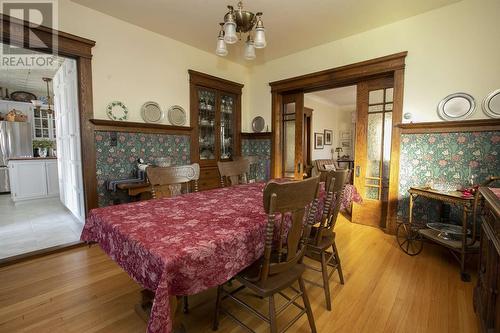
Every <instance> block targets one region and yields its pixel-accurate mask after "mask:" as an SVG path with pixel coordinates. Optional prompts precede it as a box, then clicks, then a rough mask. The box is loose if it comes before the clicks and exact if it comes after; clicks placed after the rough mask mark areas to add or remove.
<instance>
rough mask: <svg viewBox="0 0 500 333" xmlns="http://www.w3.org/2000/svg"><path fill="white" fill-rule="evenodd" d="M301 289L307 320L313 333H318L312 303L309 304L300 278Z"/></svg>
mask: <svg viewBox="0 0 500 333" xmlns="http://www.w3.org/2000/svg"><path fill="white" fill-rule="evenodd" d="M299 287H300V291H301V292H302V300H303V301H304V307H305V308H306V313H307V319H308V320H309V326H310V327H311V332H312V333H317V332H316V324H315V323H314V316H313V312H312V309H311V303H309V298H308V297H307V292H306V288H305V286H304V280H302V277H300V278H299Z"/></svg>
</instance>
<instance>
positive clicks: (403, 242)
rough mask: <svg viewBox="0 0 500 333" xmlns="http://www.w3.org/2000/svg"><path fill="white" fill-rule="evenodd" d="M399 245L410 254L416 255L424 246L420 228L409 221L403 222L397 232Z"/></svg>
mask: <svg viewBox="0 0 500 333" xmlns="http://www.w3.org/2000/svg"><path fill="white" fill-rule="evenodd" d="M396 238H397V240H398V244H399V247H400V248H401V250H403V252H404V253H406V254H407V255H409V256H416V255H417V254H419V253H420V252H422V249H423V248H424V242H423V240H422V236H421V235H420V233H419V232H418V228H417V227H414V226H410V224H408V223H401V224H400V225H399V226H398V230H397V232H396Z"/></svg>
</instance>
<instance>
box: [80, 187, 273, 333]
mask: <svg viewBox="0 0 500 333" xmlns="http://www.w3.org/2000/svg"><path fill="white" fill-rule="evenodd" d="M264 186H265V183H254V184H246V185H238V186H233V187H228V188H221V189H216V190H211V191H204V192H198V193H190V194H185V195H182V196H177V197H174V198H163V199H156V200H148V201H140V202H134V203H130V204H123V205H116V206H109V207H104V208H97V209H93V210H92V211H91V212H90V215H89V217H88V218H87V222H86V224H85V227H84V229H83V232H82V236H81V239H82V240H83V241H88V242H90V241H95V242H97V243H99V245H100V246H101V248H102V249H103V250H104V251H105V252H106V253H107V254H108V255H109V256H110V257H111V258H112V259H113V260H114V261H116V262H117V263H118V264H119V265H120V266H121V267H122V268H123V269H124V270H125V271H126V272H127V273H128V274H129V275H130V276H131V277H132V278H133V279H134V280H135V281H136V282H137V283H139V284H140V285H141V286H142V287H143V288H146V289H149V290H152V291H154V292H155V299H154V302H153V308H152V311H151V317H150V320H149V323H148V332H149V333H160V332H161V333H165V332H171V330H172V318H170V305H169V296H173V295H192V294H196V293H199V292H201V291H204V290H206V289H209V288H212V287H215V286H218V285H220V284H223V283H225V282H226V281H228V280H229V279H230V278H232V277H233V276H235V275H236V274H237V273H238V272H240V271H241V270H242V269H244V268H245V267H247V266H249V265H250V264H252V263H253V262H254V261H255V260H257V259H258V258H260V257H261V256H262V253H263V249H264V240H265V225H266V223H267V215H266V214H265V212H264V208H263V201H262V200H263V199H262V193H263V189H264Z"/></svg>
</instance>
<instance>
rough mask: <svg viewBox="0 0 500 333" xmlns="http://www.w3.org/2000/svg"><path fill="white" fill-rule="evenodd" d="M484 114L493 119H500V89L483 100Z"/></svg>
mask: <svg viewBox="0 0 500 333" xmlns="http://www.w3.org/2000/svg"><path fill="white" fill-rule="evenodd" d="M482 106H483V112H484V113H485V114H486V115H488V116H489V117H491V118H500V89H497V90H495V91H492V92H491V93H490V94H489V95H488V96H486V97H485V98H484V100H483V105H482Z"/></svg>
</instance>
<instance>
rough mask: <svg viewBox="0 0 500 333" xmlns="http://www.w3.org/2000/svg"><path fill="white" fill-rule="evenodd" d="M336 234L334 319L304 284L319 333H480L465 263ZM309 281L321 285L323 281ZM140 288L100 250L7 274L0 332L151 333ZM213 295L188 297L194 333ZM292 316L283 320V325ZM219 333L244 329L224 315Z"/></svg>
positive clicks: (370, 231)
mask: <svg viewBox="0 0 500 333" xmlns="http://www.w3.org/2000/svg"><path fill="white" fill-rule="evenodd" d="M336 232H337V247H338V248H339V251H340V255H341V259H342V265H343V269H344V276H345V280H346V284H345V285H341V284H340V282H339V278H338V275H337V274H334V275H333V276H332V279H331V283H330V289H331V293H332V311H331V312H330V311H327V310H326V304H325V299H324V293H323V290H322V289H320V288H316V287H313V286H311V285H307V284H306V287H307V290H308V294H309V298H310V300H311V303H312V308H313V312H314V316H315V320H316V325H317V328H318V332H328V333H329V332H354V333H357V332H370V333H378V332H380V333H382V332H383V333H386V332H388V333H390V332H394V333H405V332H408V333H414V332H425V333H434V332H435V333H443V332H450V333H452V332H453V333H460V332H463V333H476V332H478V329H477V327H478V326H477V319H476V317H475V314H474V312H473V308H472V290H473V286H474V283H464V282H462V281H461V280H460V275H459V272H458V271H459V269H458V265H457V264H456V262H455V261H454V260H453V259H452V258H451V256H450V255H449V254H448V253H447V252H446V251H445V250H444V249H442V248H440V247H437V246H433V245H429V244H426V245H425V246H424V251H423V252H422V253H421V254H420V255H418V256H415V257H409V256H407V255H405V254H404V253H403V252H402V251H401V250H400V249H399V247H398V246H397V244H396V242H395V239H394V237H393V236H390V235H387V234H384V233H383V232H382V231H381V230H378V229H376V228H372V227H367V226H362V225H357V224H352V223H350V222H348V221H347V220H345V219H344V218H343V217H341V218H340V220H339V222H338V224H337V227H336ZM307 274H308V277H309V278H310V279H312V280H314V281H317V282H320V281H321V276H320V275H319V274H316V273H312V272H308V273H307ZM474 280H475V277H474V275H473V281H474ZM139 291H140V287H139V286H138V285H137V284H136V283H135V282H134V281H133V280H132V279H131V278H130V277H128V275H127V274H126V273H125V272H124V271H123V270H122V269H121V268H120V267H118V266H117V265H116V264H115V263H114V262H113V261H111V259H109V258H108V257H107V256H106V255H105V254H104V253H103V252H102V250H100V248H99V247H98V246H93V247H91V248H87V247H85V248H77V249H73V250H70V251H67V252H65V253H57V254H54V255H49V256H46V257H42V258H37V259H34V260H32V261H27V262H22V263H19V264H14V265H12V266H8V267H2V268H0V332H9V333H10V332H37V333H39V332H50V333H54V332H70V333H72V332H91V333H114V332H117V333H118V332H119V333H135V332H144V331H145V330H146V324H145V323H144V322H143V321H142V320H141V319H140V318H139V317H138V316H137V315H136V314H135V312H134V305H135V304H136V303H137V302H138V301H139V298H140V294H139ZM214 297H215V291H214V290H213V289H212V290H209V291H207V292H204V293H201V294H199V295H195V296H192V297H190V307H191V309H190V313H189V314H188V315H186V316H185V318H184V324H185V326H186V328H187V330H188V332H210V331H211V320H212V314H213V307H214V301H213V300H214ZM243 298H244V299H245V300H246V301H248V302H249V303H251V304H254V305H256V306H258V307H259V308H260V310H261V311H262V312H263V313H265V314H266V313H267V305H266V301H265V300H261V299H259V298H256V297H254V296H251V295H250V294H245V295H244V296H243ZM278 302H283V300H278ZM225 304H226V303H225ZM226 306H227V307H228V308H229V309H230V311H232V312H233V313H235V314H236V315H237V316H238V317H240V318H242V319H243V320H244V321H245V322H246V323H248V324H249V326H251V327H254V328H255V329H256V330H257V331H258V332H267V331H268V329H267V326H266V325H265V324H264V323H262V322H260V320H258V319H256V318H254V317H253V316H251V315H249V314H248V313H246V312H245V311H244V310H242V309H241V308H240V307H238V306H235V305H232V304H230V303H227V304H226ZM293 315H294V312H292V311H288V312H286V313H284V314H283V315H282V317H281V318H279V320H278V323H281V324H282V323H284V322H286V321H287V320H288V319H290V318H292V317H293ZM292 331H293V332H298V333H302V332H303V333H306V332H310V330H309V325H308V323H307V319H306V318H305V317H304V318H301V319H300V320H299V321H298V322H297V323H296V324H295V325H294V326H293V329H292ZM219 332H220V333H229V332H231V333H233V332H234V333H236V332H241V329H240V328H239V327H238V326H236V325H235V324H234V323H233V322H232V321H231V320H230V319H229V318H226V317H224V316H222V318H221V322H220V328H219Z"/></svg>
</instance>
